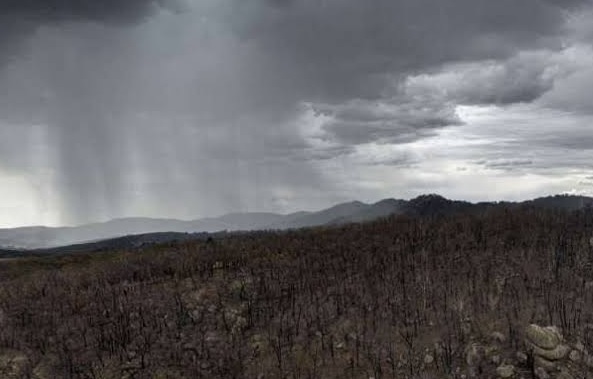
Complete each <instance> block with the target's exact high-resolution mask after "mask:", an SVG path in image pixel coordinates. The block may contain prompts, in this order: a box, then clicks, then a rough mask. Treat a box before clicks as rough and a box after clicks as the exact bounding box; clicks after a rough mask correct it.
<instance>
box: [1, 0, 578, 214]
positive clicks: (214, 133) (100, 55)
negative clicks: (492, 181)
mask: <svg viewBox="0 0 593 379" xmlns="http://www.w3.org/2000/svg"><path fill="white" fill-rule="evenodd" d="M585 3H587V2H586V1H576V0H575V1H551V0H548V1H545V0H522V1H511V0H497V1H492V0H488V1H487V0H441V1H434V0H400V1H393V0H375V1H361V0H323V1H321V0H293V1H282V0H254V1H244V0H194V1H193V2H190V1H187V2H186V4H187V7H186V8H187V9H186V11H185V12H180V13H179V14H174V12H159V11H158V9H160V8H162V7H169V6H170V3H169V2H166V3H165V2H163V1H158V2H157V1H148V0H145V1H141V0H118V1H116V0H107V1H66V0H63V1H58V0H47V1H41V0H39V1H32V0H29V1H27V0H18V1H17V0H13V1H9V2H6V1H4V2H0V15H2V16H0V18H2V20H0V49H2V50H1V51H0V87H1V88H2V89H3V90H2V91H0V119H1V120H2V121H4V122H5V123H6V124H7V125H13V126H12V127H14V128H17V127H21V126H22V125H30V124H41V125H47V127H48V134H49V138H48V141H49V142H48V143H50V144H51V146H52V148H53V149H54V150H56V154H55V155H56V158H55V159H56V163H55V164H56V167H55V171H56V180H57V181H58V183H59V185H58V187H59V192H60V193H61V194H62V196H63V202H64V204H63V207H64V213H65V214H66V215H67V217H66V218H67V219H68V220H70V221H88V220H91V219H93V218H96V217H97V215H103V214H107V215H117V214H118V210H119V209H121V208H123V207H124V206H125V204H126V202H127V201H126V199H129V195H127V194H126V191H128V189H129V188H130V187H131V184H130V183H134V180H136V179H134V178H135V177H136V176H138V177H141V178H142V180H144V181H145V182H146V183H148V184H147V186H148V188H150V191H149V192H151V193H150V196H152V198H154V199H158V202H160V203H162V204H164V205H163V206H162V207H161V208H158V209H159V210H167V209H170V208H172V207H178V208H182V207H184V208H186V209H188V208H190V209H206V210H207V211H208V212H213V213H214V212H216V210H222V209H225V210H226V208H224V204H223V203H228V204H230V206H231V207H233V208H234V209H237V208H241V206H242V205H241V204H259V203H257V201H262V200H257V199H256V198H258V197H259V198H260V199H262V198H263V199H265V198H267V197H270V198H271V197H274V198H281V197H283V198H290V196H296V195H294V192H298V191H304V185H303V183H305V184H306V185H307V186H308V187H318V188H320V190H321V191H322V190H323V189H325V190H327V188H330V187H325V186H326V183H325V182H324V179H323V175H322V174H320V173H319V169H318V167H317V166H315V164H316V160H327V159H331V158H332V157H335V156H338V155H345V154H351V153H352V152H353V151H355V150H356V147H357V146H358V145H361V144H365V143H369V142H381V143H404V142H411V141H415V140H417V139H419V138H424V137H426V136H431V135H433V134H434V132H435V131H436V130H439V129H440V128H442V127H445V126H447V125H455V124H458V123H459V119H458V118H457V116H456V115H455V104H456V103H455V102H456V101H462V100H463V101H470V100H471V101H474V102H478V103H489V102H494V103H504V104H508V103H513V102H517V101H530V100H531V99H534V98H536V97H538V96H539V95H540V94H541V92H545V91H546V90H548V88H549V86H550V85H551V84H550V83H551V82H550V81H549V80H548V79H547V78H545V77H544V76H542V75H543V74H542V72H543V71H545V70H544V69H541V70H540V67H541V66H536V67H537V70H534V71H531V70H529V69H528V68H527V67H528V66H529V65H530V63H529V62H527V63H525V64H523V63H522V62H523V61H521V62H519V63H517V64H515V65H513V63H512V62H513V61H512V59H513V57H514V56H515V55H517V53H519V52H520V51H522V50H525V49H527V50H533V49H543V50H546V49H547V50H554V49H558V48H560V47H561V46H562V43H563V42H564V41H563V39H564V38H563V37H564V34H563V33H564V27H565V20H566V12H568V11H571V10H574V9H576V8H577V7H578V6H581V5H582V4H585ZM484 60H489V61H493V62H507V61H508V62H511V63H510V64H509V65H506V66H504V67H505V68H503V69H501V73H500V74H496V75H491V76H488V75H486V76H485V77H484V76H481V75H482V74H481V73H480V75H478V74H475V75H473V74H472V75H470V77H467V78H466V79H467V80H468V82H471V83H468V85H467V86H465V87H459V88H458V89H457V90H456V91H457V92H455V93H453V94H452V95H451V94H449V95H446V96H440V95H438V93H437V92H438V91H437V90H436V89H435V88H427V87H426V86H425V87H423V88H421V90H418V91H417V92H414V91H413V89H414V88H416V89H417V87H414V88H411V87H409V86H407V83H408V82H407V80H408V78H409V77H410V76H419V75H421V74H423V73H425V72H427V71H428V72H429V73H430V72H432V73H438V72H439V70H440V69H441V68H443V67H445V66H451V65H455V64H458V63H459V62H474V61H484ZM538 70H539V71H538ZM482 80H485V81H488V83H491V84H492V88H491V89H489V90H488V89H487V90H486V91H482V92H479V91H478V90H476V89H475V88H479V87H480V85H479V84H475V82H476V81H478V82H479V81H482ZM500 82H502V85H500V86H499V87H496V86H497V85H498V83H500ZM408 84H409V83H408ZM482 87H483V86H482ZM4 89H8V90H4ZM435 94H436V95H435ZM464 99H465V100H464ZM303 103H309V104H312V106H313V107H314V108H315V107H317V109H318V111H319V112H320V115H322V116H324V117H327V122H326V123H325V124H324V125H322V126H321V131H320V133H321V134H322V135H321V136H318V137H317V138H320V139H322V140H323V139H325V141H322V142H323V143H325V145H323V144H320V146H317V145H314V142H315V141H311V140H310V139H309V138H306V137H304V136H303V135H301V133H300V131H299V127H300V126H301V125H300V124H299V122H300V119H299V117H300V115H299V109H300V107H301V106H302V104H303ZM181 119H183V120H181ZM180 120H181V121H180ZM303 122H306V120H305V121H303ZM11 150H12V149H3V151H1V152H0V164H2V165H8V164H10V165H12V166H15V165H18V160H15V159H9V158H8V156H10V157H14V153H13V152H11ZM298 150H303V151H305V152H304V153H300V154H299V153H298V152H297V151H298ZM283 153H284V154H283ZM282 155H287V156H289V157H291V158H287V159H284V158H281V157H282ZM292 158H293V159H294V160H295V161H298V162H300V163H299V164H300V166H299V165H297V164H295V163H294V162H292V163H290V164H289V163H286V162H290V159H292ZM281 159H284V160H281ZM387 159H388V158H387ZM279 160H281V161H282V162H283V163H286V164H287V165H286V166H285V167H287V168H286V169H282V167H281V166H280V165H278V163H277V162H279ZM258 178H259V179H258ZM261 183H266V184H264V185H262V184H261ZM264 186H265V187H267V188H265V189H264V188H263V187H264ZM285 187H289V189H290V190H288V189H287V188H285ZM277 189H278V191H277V192H278V193H280V194H277V193H275V192H274V193H272V192H273V191H276V190H277ZM326 192H330V193H331V190H327V191H326ZM172 193H175V195H174V196H171V194H172ZM244 194H252V195H244ZM145 195H146V194H145ZM146 196H149V195H146ZM150 196H149V197H150ZM167 196H169V197H167ZM245 196H247V198H248V199H247V200H245V201H244V200H243V197H245ZM166 197H167V198H166ZM165 198H166V199H165ZM253 199H255V200H253ZM175 201H177V202H178V203H180V204H182V205H181V206H180V205H177V206H175V204H174V202H175ZM154 203H157V201H155V202H154ZM197 203H201V204H206V205H205V207H208V206H210V205H211V204H214V205H215V206H214V205H213V206H212V208H200V207H198V206H196V207H194V208H192V206H194V205H195V204H197ZM176 209H177V208H176Z"/></svg>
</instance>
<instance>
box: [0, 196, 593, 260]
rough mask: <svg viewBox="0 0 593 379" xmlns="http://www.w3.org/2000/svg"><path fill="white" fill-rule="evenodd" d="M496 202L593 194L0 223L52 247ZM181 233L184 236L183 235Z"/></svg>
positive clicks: (0, 237)
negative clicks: (82, 222)
mask: <svg viewBox="0 0 593 379" xmlns="http://www.w3.org/2000/svg"><path fill="white" fill-rule="evenodd" d="M495 206H511V207H512V206H534V207H541V208H554V209H562V210H568V211H573V210H577V209H580V208H583V207H587V206H589V207H591V206H593V198H591V197H586V196H578V195H554V196H546V197H539V198H536V199H532V200H526V201H521V202H508V201H502V202H478V203H471V202H468V201H462V200H450V199H447V198H445V197H443V196H440V195H437V194H427V195H421V196H418V197H415V198H413V199H410V200H402V199H394V198H386V199H382V200H379V201H377V202H375V203H364V202H361V201H350V202H344V203H340V204H336V205H334V206H332V207H329V208H325V209H322V210H320V211H317V212H308V211H300V212H293V213H288V214H279V213H272V212H245V213H228V214H225V215H222V216H219V217H206V218H201V219H195V220H178V219H167V218H152V217H125V218H117V219H113V220H109V221H105V222H98V223H91V224H85V225H80V226H65V227H47V226H25V227H18V228H4V229H0V249H6V250H19V249H20V250H29V249H51V248H55V247H59V246H67V245H75V244H86V243H95V242H97V241H101V240H106V239H113V238H119V237H124V236H128V235H147V234H150V233H172V234H171V236H173V235H174V234H176V233H177V234H183V233H188V234H194V233H216V232H223V231H225V232H226V231H229V232H230V231H248V230H284V229H296V228H303V227H314V226H321V225H340V224H346V223H352V222H366V221H372V220H375V219H378V218H381V217H387V216H390V215H393V214H406V215H410V216H420V217H422V216H439V215H447V214H450V213H455V212H468V211H481V210H485V209H489V208H492V207H495ZM184 238H185V237H184Z"/></svg>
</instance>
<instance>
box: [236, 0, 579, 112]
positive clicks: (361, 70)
mask: <svg viewBox="0 0 593 379" xmlns="http://www.w3.org/2000/svg"><path fill="white" fill-rule="evenodd" d="M271 3H281V4H283V6H282V7H274V6H273V5H270V4H271ZM584 3H585V1H583V2H578V1H571V2H564V3H560V2H553V1H540V0H526V1H521V2H517V1H511V0H502V1H488V0H445V1H438V2H435V1H429V0H401V1H391V0H377V1H373V2H366V1H364V2H363V1H356V0H326V1H316V0H315V1H314V0H302V1H291V2H270V1H264V2H263V4H264V6H261V5H259V6H258V5H254V4H257V2H255V3H244V4H241V5H240V6H238V8H239V9H242V10H243V12H237V13H238V14H239V15H237V18H238V20H237V25H238V26H237V30H238V33H239V34H240V35H241V36H242V37H243V38H245V39H248V40H252V41H255V43H256V44H257V45H258V46H261V47H262V50H263V53H264V54H269V55H271V56H272V57H273V58H272V59H273V60H274V61H275V62H277V64H278V65H279V66H280V67H283V68H285V69H284V70H282V71H283V72H285V73H286V74H288V75H291V76H293V77H294V79H295V82H294V83H293V84H294V87H293V88H294V89H296V90H300V91H303V95H306V96H307V97H308V98H309V100H314V99H316V98H318V99H321V100H325V101H328V100H329V99H334V100H336V101H339V100H343V99H344V98H346V99H349V98H353V97H355V98H377V97H380V96H381V94H382V92H383V90H384V89H385V84H386V82H388V79H389V78H396V79H397V78H398V77H399V76H401V75H403V74H405V73H409V72H418V71H420V70H423V69H428V68H432V67H435V66H438V65H440V64H443V63H446V62H451V61H458V60H463V61H469V60H478V59H494V58H503V57H508V56H510V55H512V54H514V53H516V52H517V51H518V50H520V49H522V48H535V47H543V46H545V47H549V46H556V47H559V46H560V42H561V41H560V39H558V37H559V33H560V32H561V30H562V28H563V25H564V21H565V13H564V11H566V10H568V9H572V7H575V6H577V5H579V4H584ZM260 4H262V3H261V2H260ZM297 79H298V80H297Z"/></svg>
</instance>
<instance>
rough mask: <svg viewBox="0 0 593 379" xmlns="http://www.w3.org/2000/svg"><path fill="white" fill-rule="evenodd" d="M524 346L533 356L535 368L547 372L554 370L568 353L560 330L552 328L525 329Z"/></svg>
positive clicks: (534, 326)
mask: <svg viewBox="0 0 593 379" xmlns="http://www.w3.org/2000/svg"><path fill="white" fill-rule="evenodd" d="M525 345H526V347H527V350H528V351H529V352H530V353H531V354H532V356H533V362H534V364H535V366H536V367H542V368H544V369H548V370H550V369H555V368H556V367H557V364H558V362H559V361H560V360H562V359H564V358H565V357H566V356H567V355H568V354H569V353H570V347H568V345H566V344H565V343H564V339H563V338H562V334H561V333H560V330H558V328H556V327H554V326H546V327H541V326H538V325H535V324H531V325H529V326H528V327H527V328H526V329H525Z"/></svg>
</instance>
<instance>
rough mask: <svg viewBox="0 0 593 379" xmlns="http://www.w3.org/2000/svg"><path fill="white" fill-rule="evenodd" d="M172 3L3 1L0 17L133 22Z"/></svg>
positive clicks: (143, 0)
mask: <svg viewBox="0 0 593 379" xmlns="http://www.w3.org/2000/svg"><path fill="white" fill-rule="evenodd" d="M172 5H173V3H172V1H170V0H124V1H122V0H101V1H89V0H3V1H2V2H1V3H0V14H2V15H3V17H6V18H11V17H19V18H22V19H24V20H32V21H37V22H45V21H62V20H68V19H75V20H80V19H83V20H92V21H107V22H134V21H137V20H138V19H140V18H142V17H145V16H148V15H149V14H150V13H151V12H153V11H154V10H155V8H156V7H159V6H172Z"/></svg>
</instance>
